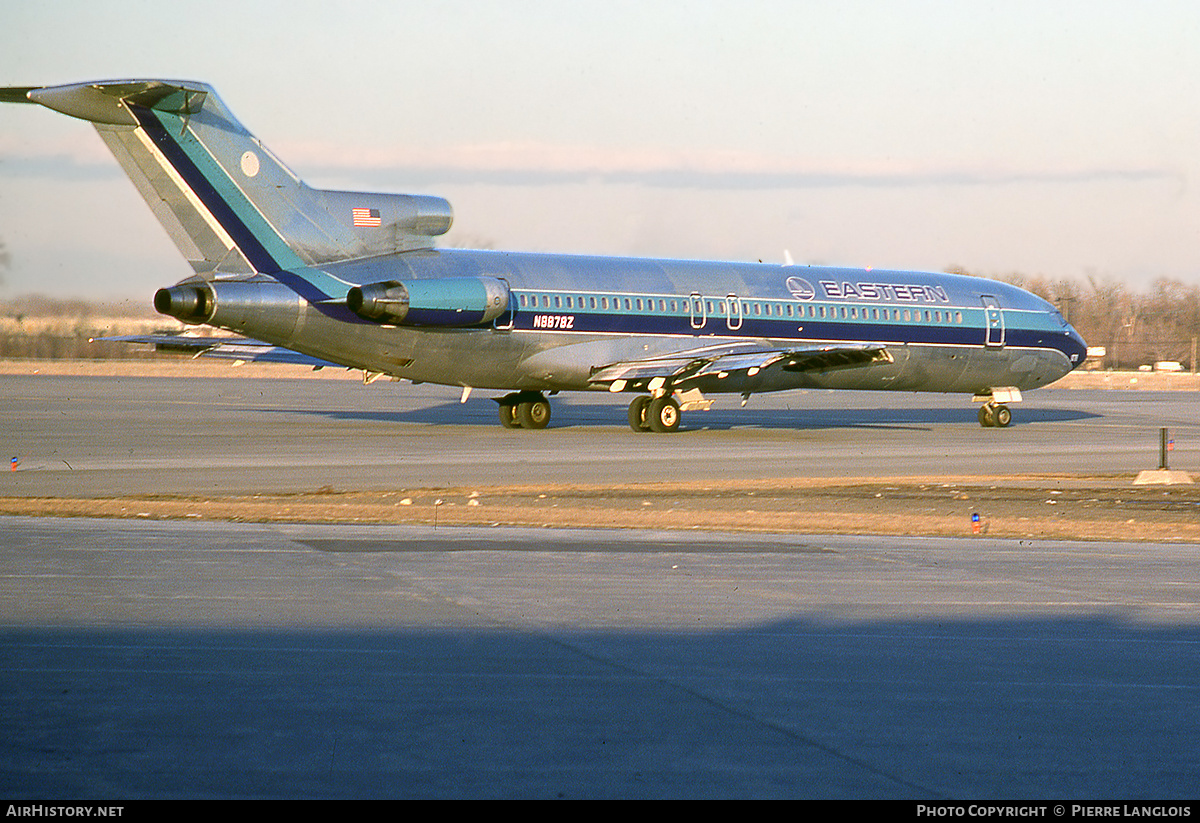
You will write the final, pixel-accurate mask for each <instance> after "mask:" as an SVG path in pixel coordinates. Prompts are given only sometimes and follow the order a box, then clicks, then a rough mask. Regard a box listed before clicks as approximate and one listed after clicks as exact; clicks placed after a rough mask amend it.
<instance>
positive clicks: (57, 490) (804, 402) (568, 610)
mask: <svg viewBox="0 0 1200 823" xmlns="http://www.w3.org/2000/svg"><path fill="white" fill-rule="evenodd" d="M0 392H3V397H4V398H5V404H4V409H3V410H2V411H0V437H2V438H3V444H4V446H3V447H4V448H7V449H8V450H9V452H10V453H11V454H10V455H8V456H11V455H17V456H18V457H19V460H20V463H19V471H16V472H11V473H5V480H4V481H0V482H3V483H4V484H5V485H4V493H5V494H8V495H38V494H58V495H65V496H71V495H83V496H86V495H98V494H112V493H116V494H121V493H138V492H147V491H154V490H159V491H163V492H170V493H179V494H197V493H198V494H204V493H206V492H221V491H242V492H245V491H251V492H252V491H256V490H257V491H286V490H305V489H307V490H311V489H316V488H320V487H322V486H333V487H335V488H338V489H356V488H361V489H374V488H388V487H398V486H406V487H412V486H432V485H439V484H445V485H450V484H453V485H462V484H464V483H467V482H479V483H489V484H499V483H503V482H514V483H515V482H521V483H532V482H537V481H539V480H546V481H551V482H585V483H604V482H628V481H631V480H636V479H638V478H645V479H652V480H669V479H696V478H701V477H712V478H720V479H737V478H751V477H770V476H776V477H784V476H797V475H803V476H830V477H836V476H896V475H935V476H936V475H941V474H979V473H987V474H996V473H1003V472H1006V471H1007V472H1025V471H1037V472H1054V471H1058V472H1078V473H1089V474H1102V473H1119V472H1124V473H1132V472H1134V471H1136V470H1137V469H1139V468H1152V467H1153V466H1154V465H1155V464H1156V461H1157V435H1158V432H1157V427H1158V426H1160V425H1166V426H1170V427H1171V429H1172V432H1173V435H1174V436H1175V438H1176V442H1177V448H1176V452H1175V453H1174V454H1173V458H1172V459H1173V463H1172V465H1173V466H1176V467H1179V468H1185V469H1187V468H1191V469H1192V470H1195V468H1196V465H1197V463H1200V460H1197V457H1198V456H1200V450H1198V447H1197V445H1195V444H1196V443H1198V442H1200V436H1198V435H1200V430H1198V429H1200V427H1198V426H1197V425H1196V424H1195V423H1194V422H1192V421H1193V419H1194V409H1195V408H1196V400H1197V397H1196V395H1195V394H1194V393H1187V392H1164V393H1147V392H1099V391H1097V392H1091V391H1053V390H1051V391H1041V392H1031V393H1030V394H1029V395H1028V401H1027V402H1026V403H1025V404H1023V405H1022V406H1020V407H1018V409H1017V412H1016V424H1015V425H1014V427H1013V428H1011V429H1007V430H985V429H981V428H980V427H979V426H978V424H977V423H976V422H975V419H974V407H973V406H971V405H970V404H969V403H968V402H965V401H964V399H963V398H947V397H941V396H927V395H894V396H893V395H882V394H880V395H875V394H871V395H858V394H831V393H827V392H807V393H800V392H797V393H791V394H788V395H778V396H764V397H755V398H753V399H752V400H751V404H750V407H749V408H747V409H738V408H737V401H736V399H735V400H733V401H726V402H725V408H724V410H717V411H714V412H711V413H709V414H707V415H704V414H694V415H691V416H688V417H686V418H685V425H686V426H688V430H687V431H684V432H681V433H680V434H677V435H674V436H665V437H663V436H653V435H639V434H635V433H633V432H631V431H629V430H628V429H627V428H626V427H625V425H624V422H623V421H624V405H623V404H621V403H619V402H615V401H614V399H613V398H610V397H608V396H606V395H597V396H586V397H571V398H558V399H556V406H555V418H554V421H553V422H552V428H551V429H548V430H546V431H543V432H525V431H506V430H503V429H501V428H500V427H499V425H498V423H496V422H495V421H496V413H495V409H494V404H493V403H491V402H490V401H489V400H487V399H486V397H478V396H476V397H473V398H472V399H471V400H470V401H469V402H468V403H467V404H466V405H465V406H462V405H459V404H458V403H457V393H456V392H453V391H452V390H449V389H445V388H436V387H424V386H421V387H409V386H396V385H392V384H373V385H371V386H362V385H359V384H355V383H348V382H345V381H319V380H247V379H242V380H229V379H198V380H190V381H184V380H167V379H158V378H77V377H51V376H45V375H42V376H34V377H0ZM1198 552H1200V546H1197V545H1185V544H1172V545H1160V544H1109V543H1102V544H1088V543H1056V542H1047V541H1016V540H1014V541H1003V540H992V539H986V538H976V539H970V540H954V539H932V538H926V539H921V538H876V537H813V536H807V537H806V536H797V535H755V536H747V535H720V534H696V533H678V532H677V533H643V532H636V531H612V532H595V531H593V532H572V531H557V530H548V529H534V530H522V529H449V530H448V529H444V528H443V529H439V530H437V531H434V530H432V529H430V528H428V527H399V526H374V527H368V526H316V525H252V524H237V523H199V522H178V521H177V522H144V521H137V520H109V521H105V520H88V519H56V518H46V519H36V518H21V517H8V518H0V648H2V649H3V663H2V665H0V683H2V686H0V709H2V710H0V723H3V737H2V739H3V741H4V742H3V743H0V763H2V764H3V765H2V766H0V791H2V792H3V793H4V794H5V795H6V796H8V797H10V798H14V799H16V798H43V799H61V800H66V799H82V798H136V797H268V798H270V797H569V798H576V797H880V798H931V799H935V798H970V799H983V798H1009V799H1015V798H1043V799H1044V798H1050V799H1060V798H1061V799H1074V798H1078V799H1087V798H1146V797H1151V798H1159V799H1170V798H1189V797H1194V795H1195V786H1196V785H1197V778H1198V777H1200V754H1198V753H1197V747H1196V745H1195V742H1196V740H1197V739H1200V735H1198V733H1200V686H1198V685H1197V684H1200V676H1198V675H1200V609H1198V606H1197V604H1198V603H1200V585H1198V584H1197V581H1196V575H1195V559H1196V557H1197V553H1198Z"/></svg>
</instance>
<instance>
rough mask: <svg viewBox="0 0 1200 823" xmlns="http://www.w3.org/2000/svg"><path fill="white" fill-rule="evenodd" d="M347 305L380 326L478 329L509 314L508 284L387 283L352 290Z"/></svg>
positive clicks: (465, 280)
mask: <svg viewBox="0 0 1200 823" xmlns="http://www.w3.org/2000/svg"><path fill="white" fill-rule="evenodd" d="M346 305H347V306H348V307H349V308H350V311H352V312H354V313H355V314H357V315H358V316H359V317H361V318H363V319H364V320H373V321H375V322H377V323H394V324H396V325H403V326H446V327H463V326H479V325H482V324H484V323H490V322H492V321H493V320H495V319H496V318H497V317H500V316H501V315H503V314H504V313H505V312H506V311H508V284H507V283H505V282H504V281H503V280H499V279H497V278H495V277H445V278H440V279H437V280H410V281H408V282H406V283H401V282H400V281H399V280H385V281H383V282H381V283H367V284H366V285H363V286H355V287H354V288H352V289H350V291H349V293H348V294H347V295H346Z"/></svg>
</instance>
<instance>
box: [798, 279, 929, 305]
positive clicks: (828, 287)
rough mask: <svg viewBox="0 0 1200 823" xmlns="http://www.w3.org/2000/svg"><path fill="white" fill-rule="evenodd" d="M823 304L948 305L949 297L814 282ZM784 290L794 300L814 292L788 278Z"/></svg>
mask: <svg viewBox="0 0 1200 823" xmlns="http://www.w3.org/2000/svg"><path fill="white" fill-rule="evenodd" d="M817 284H818V285H819V286H820V287H821V291H823V292H824V293H825V299H827V300H885V301H887V302H908V303H949V302H950V295H948V294H946V290H945V289H944V288H942V287H941V286H927V285H922V284H919V283H863V282H860V281H855V282H853V283H851V282H850V281H849V280H841V281H838V280H818V281H817ZM787 290H788V291H789V292H791V293H792V296H793V297H795V298H796V299H797V300H812V299H813V298H815V297H816V296H817V290H816V289H814V288H813V287H812V284H811V283H809V282H808V281H807V280H805V279H804V278H803V277H789V278H788V279H787Z"/></svg>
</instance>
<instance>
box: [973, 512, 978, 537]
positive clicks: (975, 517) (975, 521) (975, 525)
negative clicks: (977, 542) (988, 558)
mask: <svg viewBox="0 0 1200 823" xmlns="http://www.w3.org/2000/svg"><path fill="white" fill-rule="evenodd" d="M971 533H972V534H979V512H971Z"/></svg>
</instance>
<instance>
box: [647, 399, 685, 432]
mask: <svg viewBox="0 0 1200 823" xmlns="http://www.w3.org/2000/svg"><path fill="white" fill-rule="evenodd" d="M681 417H682V415H681V414H680V413H679V404H678V403H677V402H675V398H674V397H671V396H670V395H664V396H663V397H656V398H654V399H653V400H651V401H650V406H649V407H648V408H647V409H646V422H647V423H648V424H649V425H650V430H651V431H655V432H673V431H678V430H679V421H680V418H681Z"/></svg>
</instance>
